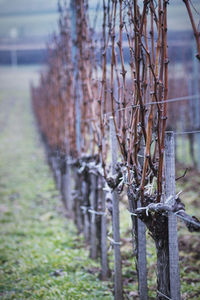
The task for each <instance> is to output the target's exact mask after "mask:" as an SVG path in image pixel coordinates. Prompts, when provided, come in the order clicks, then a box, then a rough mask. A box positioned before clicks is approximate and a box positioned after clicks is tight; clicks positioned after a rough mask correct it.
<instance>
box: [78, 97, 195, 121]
mask: <svg viewBox="0 0 200 300" xmlns="http://www.w3.org/2000/svg"><path fill="white" fill-rule="evenodd" d="M199 97H200V94H196V95H191V96H183V97H178V98H172V99H168V100H164V101H157V102H148V103H145V104H144V106H148V105H157V104H164V103H172V102H179V101H186V100H187V101H191V100H195V99H197V98H199ZM130 108H140V105H138V104H135V105H134V104H133V105H130V106H127V107H123V108H119V109H116V110H115V111H114V112H115V113H116V112H119V111H123V110H126V109H130ZM109 115H112V111H110V112H107V113H105V114H103V116H104V117H106V116H109ZM89 121H94V118H89V119H83V120H82V121H81V122H89Z"/></svg>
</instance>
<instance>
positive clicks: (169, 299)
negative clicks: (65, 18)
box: [157, 290, 172, 300]
mask: <svg viewBox="0 0 200 300" xmlns="http://www.w3.org/2000/svg"><path fill="white" fill-rule="evenodd" d="M157 293H158V294H159V295H160V296H163V297H165V298H166V299H168V300H172V299H171V298H169V297H168V296H166V295H165V294H163V293H161V292H160V291H158V290H157Z"/></svg>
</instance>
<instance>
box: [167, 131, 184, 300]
mask: <svg viewBox="0 0 200 300" xmlns="http://www.w3.org/2000/svg"><path fill="white" fill-rule="evenodd" d="M165 178H166V182H165V190H166V199H170V200H169V202H168V205H171V206H173V205H174V204H175V197H176V184H175V153H174V134H173V132H166V136H165ZM170 197H171V198H170ZM168 239H169V276H170V297H171V299H173V300H180V299H181V295H180V275H179V251H178V233H177V217H176V215H174V214H173V213H169V214H168Z"/></svg>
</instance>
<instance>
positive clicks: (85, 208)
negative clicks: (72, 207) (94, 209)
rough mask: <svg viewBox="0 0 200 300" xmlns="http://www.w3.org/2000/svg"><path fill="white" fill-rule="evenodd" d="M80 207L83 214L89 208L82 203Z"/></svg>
mask: <svg viewBox="0 0 200 300" xmlns="http://www.w3.org/2000/svg"><path fill="white" fill-rule="evenodd" d="M80 208H81V209H82V211H83V214H84V215H85V214H86V212H87V210H88V209H89V207H88V206H84V205H82V206H80Z"/></svg>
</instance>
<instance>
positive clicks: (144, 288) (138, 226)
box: [128, 147, 148, 300]
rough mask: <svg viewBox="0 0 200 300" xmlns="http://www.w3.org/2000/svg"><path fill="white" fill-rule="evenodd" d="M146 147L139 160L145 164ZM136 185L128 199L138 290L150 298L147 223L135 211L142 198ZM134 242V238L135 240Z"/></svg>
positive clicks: (129, 193) (130, 188) (141, 296)
mask: <svg viewBox="0 0 200 300" xmlns="http://www.w3.org/2000/svg"><path fill="white" fill-rule="evenodd" d="M143 157H144V147H142V149H141V151H140V157H139V161H140V164H141V165H142V164H143ZM134 194H136V191H134V186H129V187H128V200H129V209H130V213H131V219H132V222H133V235H134V236H135V247H134V248H136V249H135V250H136V257H137V274H138V291H139V297H140V300H147V299H148V285H147V259H146V225H145V224H144V223H143V222H142V221H141V220H140V219H139V218H138V217H137V216H134V213H133V211H134V210H135V209H137V208H139V207H141V201H140V199H139V200H138V199H135V198H134ZM133 243H134V240H133Z"/></svg>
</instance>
